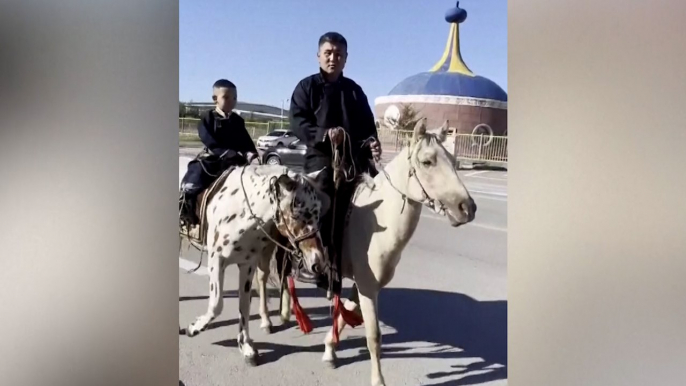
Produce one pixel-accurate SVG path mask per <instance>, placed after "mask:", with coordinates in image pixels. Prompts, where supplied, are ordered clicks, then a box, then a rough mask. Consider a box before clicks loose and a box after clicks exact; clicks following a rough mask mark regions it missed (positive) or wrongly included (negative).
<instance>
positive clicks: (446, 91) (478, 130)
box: [374, 1, 507, 136]
mask: <svg viewBox="0 0 686 386" xmlns="http://www.w3.org/2000/svg"><path fill="white" fill-rule="evenodd" d="M459 4H460V3H459V1H458V2H457V5H456V6H455V7H454V8H450V9H448V11H447V12H446V14H445V20H446V21H447V22H448V23H449V24H450V33H449V34H448V41H447V43H446V45H445V51H444V52H443V56H442V57H441V58H440V60H439V61H438V62H437V63H436V64H435V65H434V66H433V68H431V69H430V70H429V71H427V72H421V73H419V74H415V75H412V76H410V77H408V78H406V79H404V80H403V81H401V82H400V83H398V85H396V86H395V87H394V88H393V89H392V90H391V91H390V93H389V94H388V95H386V96H381V97H378V98H376V100H375V101H374V112H375V114H376V116H377V118H379V120H381V121H382V122H384V121H385V122H386V123H388V122H389V119H393V118H395V119H397V118H398V116H399V114H400V111H401V109H402V105H410V106H412V107H413V109H414V110H415V111H417V112H418V115H419V116H422V117H425V118H426V119H427V125H428V127H429V128H431V127H439V126H440V125H442V124H443V122H444V121H445V120H448V121H449V126H450V127H451V128H454V129H455V131H456V132H457V133H459V134H484V135H489V136H492V135H497V136H500V135H507V93H506V92H505V91H504V90H503V89H502V88H501V87H500V86H498V84H496V83H495V82H493V81H492V80H490V79H488V78H485V77H483V76H479V75H476V74H474V73H473V72H472V71H471V70H470V69H469V67H467V65H466V64H465V62H464V60H463V59H462V55H461V53H460V23H462V22H464V21H465V20H466V19H467V11H465V10H464V9H462V8H460V6H459Z"/></svg>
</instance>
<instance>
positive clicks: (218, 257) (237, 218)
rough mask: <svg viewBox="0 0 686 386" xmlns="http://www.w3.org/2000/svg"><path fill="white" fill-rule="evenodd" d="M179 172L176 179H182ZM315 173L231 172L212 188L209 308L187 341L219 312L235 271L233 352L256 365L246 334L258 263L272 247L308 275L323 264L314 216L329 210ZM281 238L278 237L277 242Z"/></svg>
mask: <svg viewBox="0 0 686 386" xmlns="http://www.w3.org/2000/svg"><path fill="white" fill-rule="evenodd" d="M183 172H184V171H183V170H182V171H181V173H180V175H183ZM318 175H319V173H318V172H315V173H310V174H308V175H303V174H299V173H295V172H293V171H290V170H289V169H287V168H285V167H283V166H277V165H248V166H244V167H238V168H235V169H234V170H233V171H231V172H230V173H229V174H228V176H227V177H226V179H225V180H224V181H223V182H222V183H221V186H217V187H216V189H218V191H217V193H216V194H215V195H214V196H213V197H212V198H211V200H210V201H209V203H208V204H207V210H206V213H205V214H206V216H207V243H206V250H207V253H208V255H209V262H208V267H207V268H208V271H209V304H208V308H207V312H206V313H205V314H203V315H200V316H199V317H198V318H197V319H196V320H195V321H194V322H193V323H191V324H190V325H189V326H188V327H187V328H186V334H187V335H188V336H195V335H197V334H199V333H200V332H201V331H204V330H205V329H206V328H207V326H208V324H209V323H210V322H211V321H213V320H214V319H215V318H217V317H218V316H219V315H220V314H221V311H222V308H223V296H222V292H223V290H224V271H225V269H226V267H228V266H229V265H232V264H236V265H238V269H239V281H238V282H239V288H238V297H239V313H240V317H239V332H238V337H237V342H238V349H239V350H240V351H241V353H242V355H243V357H244V359H245V361H246V362H247V363H248V364H251V365H255V364H256V361H257V357H258V352H257V350H256V349H255V347H254V346H253V343H252V340H251V338H250V334H249V331H248V323H247V322H248V320H249V314H250V301H251V288H252V282H253V277H254V274H255V271H256V266H257V264H258V262H260V261H263V260H265V257H267V259H268V257H269V256H271V255H272V253H273V251H274V248H275V247H277V244H275V241H278V240H279V239H281V240H282V239H287V240H288V241H289V243H287V245H283V244H281V243H280V245H281V246H283V247H284V248H289V250H290V251H292V252H294V254H295V255H296V256H300V258H301V259H302V260H303V263H304V264H308V265H309V267H311V268H312V269H321V268H320V267H321V265H322V264H323V263H324V260H323V256H324V254H323V253H324V252H323V247H322V241H321V236H320V234H319V229H318V223H319V216H320V214H321V213H324V212H325V211H326V210H327V208H328V205H329V202H328V198H327V197H326V196H325V195H323V194H321V193H320V191H321V189H320V186H321V185H320V183H319V180H318V179H317V176H318ZM280 236H281V237H280Z"/></svg>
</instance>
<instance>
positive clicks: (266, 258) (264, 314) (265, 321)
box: [257, 251, 272, 334]
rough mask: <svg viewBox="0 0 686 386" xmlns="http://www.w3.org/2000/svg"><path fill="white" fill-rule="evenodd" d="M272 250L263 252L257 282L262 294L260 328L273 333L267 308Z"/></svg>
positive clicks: (258, 267) (258, 265) (258, 266)
mask: <svg viewBox="0 0 686 386" xmlns="http://www.w3.org/2000/svg"><path fill="white" fill-rule="evenodd" d="M271 256H272V254H271V251H268V252H267V251H265V252H263V254H262V256H260V260H259V263H258V264H257V284H258V285H259V295H260V319H261V320H262V322H261V324H260V329H261V330H263V331H264V332H265V333H267V334H271V333H272V321H271V320H270V319H269V309H268V308H267V280H268V279H269V274H270V272H269V264H270V260H271Z"/></svg>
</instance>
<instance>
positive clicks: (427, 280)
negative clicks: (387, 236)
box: [179, 171, 507, 386]
mask: <svg viewBox="0 0 686 386" xmlns="http://www.w3.org/2000/svg"><path fill="white" fill-rule="evenodd" d="M460 174H461V175H462V177H463V179H464V181H465V183H466V184H467V187H468V188H469V189H470V191H471V192H472V193H473V196H474V198H475V200H476V202H477V205H478V207H479V209H478V212H477V218H476V220H475V222H474V223H473V224H470V225H467V226H465V227H462V228H459V229H454V228H452V227H450V226H449V225H448V223H447V221H446V220H445V219H443V218H439V217H437V216H436V215H435V214H433V213H431V212H429V211H425V213H424V214H423V215H422V219H421V221H420V224H419V228H418V229H417V232H416V234H415V236H414V237H413V239H412V241H411V242H410V244H409V245H408V246H407V248H406V250H405V253H404V254H403V258H402V261H401V262H400V265H399V267H398V270H397V272H396V276H395V278H394V279H393V281H392V282H391V284H390V285H389V287H388V288H386V289H384V290H383V291H382V292H381V295H380V320H381V324H382V331H383V343H382V344H383V354H382V361H381V365H382V369H383V373H384V376H385V378H386V382H387V384H389V385H476V384H478V385H490V386H493V385H505V384H507V380H506V378H507V368H506V366H507V301H506V299H507V290H506V289H507V286H506V283H507V282H506V278H507V173H506V172H494V171H461V172H460ZM197 261H198V254H197V253H195V252H194V251H185V250H184V252H182V257H181V258H180V259H179V266H180V267H179V310H180V311H179V322H180V325H181V326H182V327H185V326H186V325H187V324H188V323H189V322H191V321H192V320H194V318H195V317H196V316H198V315H200V314H202V313H203V312H205V310H206V308H207V293H208V288H207V277H206V276H203V275H204V271H205V270H204V269H202V268H201V269H200V270H199V271H198V272H196V273H194V274H187V273H186V269H188V268H191V267H193V266H195V264H196V263H197ZM237 275H238V273H237V270H236V269H235V267H230V268H229V269H227V277H226V283H227V287H226V288H227V291H226V292H225V299H224V312H223V314H222V315H221V316H220V317H219V318H218V319H217V320H215V322H214V323H212V324H211V325H210V329H208V330H207V331H205V332H203V333H202V334H200V335H199V336H197V337H194V338H188V337H186V336H180V337H179V365H180V370H179V379H180V380H181V381H182V382H183V384H185V385H186V386H208V385H280V386H283V385H288V386H290V385H292V386H301V385H368V384H369V377H370V367H369V360H368V354H367V351H366V340H365V338H364V329H363V327H358V328H356V329H349V328H346V330H345V331H344V333H343V336H342V340H343V341H342V342H341V345H340V348H339V351H338V356H339V359H340V360H341V362H342V365H341V366H340V367H339V368H338V369H335V370H331V369H327V368H325V367H324V366H323V365H322V364H321V362H320V359H321V355H322V353H323V346H322V340H323V338H324V334H325V332H326V331H327V329H328V328H329V327H330V319H328V305H327V302H326V299H325V298H324V293H322V292H319V291H317V290H315V289H314V288H313V287H312V286H307V285H303V284H299V293H298V296H299V297H300V299H301V302H302V304H303V307H305V308H306V310H307V312H308V314H309V315H310V317H311V318H312V319H313V324H314V326H315V330H314V331H313V332H312V333H310V334H309V335H303V334H302V333H301V332H300V330H298V329H297V327H295V326H294V325H293V324H290V325H286V326H281V322H280V320H279V319H278V317H277V316H276V314H275V313H274V316H273V318H272V323H274V326H275V327H276V331H277V332H275V333H273V334H272V335H265V334H264V333H263V332H262V331H261V330H260V329H259V316H258V313H257V310H258V308H257V301H256V300H257V298H254V299H253V303H252V307H251V310H252V320H251V322H250V331H251V335H252V338H253V339H254V340H255V345H256V347H257V348H258V350H259V351H260V354H261V359H260V361H261V365H260V366H258V367H255V368H250V367H247V366H246V365H244V363H243V361H242V358H241V356H240V353H239V352H238V350H237V348H236V334H237V333H238V323H237V320H236V318H237V315H238V302H237V298H236V291H235V288H237ZM349 285H350V283H349V282H346V287H349ZM277 305H278V299H276V298H274V299H272V300H271V307H270V309H271V310H275V309H276V307H277Z"/></svg>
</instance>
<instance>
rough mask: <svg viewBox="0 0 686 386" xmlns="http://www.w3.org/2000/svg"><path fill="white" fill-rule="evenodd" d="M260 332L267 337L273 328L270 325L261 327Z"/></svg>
mask: <svg viewBox="0 0 686 386" xmlns="http://www.w3.org/2000/svg"><path fill="white" fill-rule="evenodd" d="M260 330H262V331H264V333H265V334H267V335H271V333H272V332H273V327H272V326H271V325H267V326H262V327H260Z"/></svg>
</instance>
